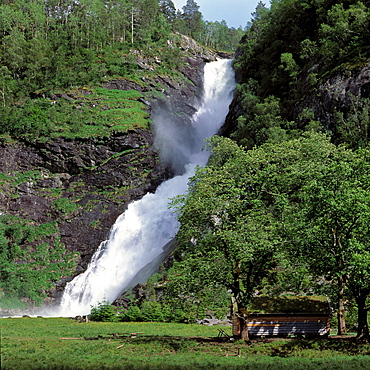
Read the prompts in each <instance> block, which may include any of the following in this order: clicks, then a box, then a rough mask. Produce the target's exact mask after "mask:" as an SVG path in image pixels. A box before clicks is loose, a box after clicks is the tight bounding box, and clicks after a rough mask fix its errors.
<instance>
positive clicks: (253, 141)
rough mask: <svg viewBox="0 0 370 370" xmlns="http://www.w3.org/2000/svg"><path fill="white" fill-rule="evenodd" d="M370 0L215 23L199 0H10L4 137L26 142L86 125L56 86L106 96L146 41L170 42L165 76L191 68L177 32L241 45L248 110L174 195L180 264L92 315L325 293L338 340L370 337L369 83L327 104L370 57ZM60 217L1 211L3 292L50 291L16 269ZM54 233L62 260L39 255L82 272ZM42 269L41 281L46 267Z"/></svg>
mask: <svg viewBox="0 0 370 370" xmlns="http://www.w3.org/2000/svg"><path fill="white" fill-rule="evenodd" d="M369 5H370V4H369V2H367V1H353V0H344V1H340V2H334V1H332V0H272V1H271V3H270V4H268V6H266V4H264V3H262V2H260V3H259V4H258V6H257V8H256V11H255V12H254V13H253V14H252V20H251V22H249V23H248V25H247V27H246V29H245V30H242V29H234V28H229V27H228V26H227V24H226V22H224V21H221V22H208V21H205V20H204V19H203V17H202V14H201V12H200V11H199V6H198V5H197V4H196V2H195V1H193V0H188V1H187V4H186V5H185V6H184V7H183V9H182V12H181V11H177V12H176V10H175V7H174V5H173V3H172V1H170V0H169V1H166V0H164V1H157V0H140V1H135V2H133V1H131V0H117V1H101V0H81V1H78V2H77V1H63V0H56V1H54V0H49V1H47V2H44V1H43V0H33V1H22V0H15V1H11V0H8V1H3V2H2V3H1V13H0V23H1V27H2V34H1V36H0V37H1V43H2V48H1V50H0V58H1V64H2V67H1V74H0V89H1V100H2V102H1V107H0V133H1V134H2V135H3V137H6V138H9V137H11V138H12V139H13V140H26V141H27V140H34V139H35V138H40V137H42V138H43V140H48V138H50V137H53V135H66V132H68V135H75V134H76V132H78V130H79V125H80V122H79V117H78V116H76V115H71V114H64V113H65V112H63V111H57V110H56V107H55V106H54V105H53V104H50V101H52V100H53V99H52V96H53V94H55V92H56V91H59V93H63V92H64V91H66V89H71V88H72V87H75V86H89V88H90V89H94V91H95V92H96V93H97V94H99V93H100V94H105V93H103V92H102V91H100V90H96V88H98V87H99V86H100V85H101V83H102V82H103V81H106V80H109V79H112V78H113V77H117V76H125V77H130V76H132V78H133V79H134V76H135V70H136V68H137V65H136V64H135V62H134V60H133V59H132V54H131V53H130V51H131V50H133V49H135V50H141V51H142V52H143V53H145V54H146V55H148V56H152V57H153V56H154V55H155V54H156V53H157V52H158V50H160V52H161V57H162V65H163V68H164V69H165V70H166V71H167V73H175V72H174V71H175V70H176V68H177V67H178V65H179V63H180V61H179V57H178V54H177V52H176V48H173V47H171V45H172V44H174V43H176V37H177V35H178V34H185V35H187V36H189V37H192V38H194V39H195V40H197V41H198V42H199V43H202V44H203V45H205V46H206V47H209V48H212V49H217V50H223V51H236V54H235V60H234V67H235V71H236V74H237V78H238V85H237V88H236V93H235V99H234V102H233V104H232V106H231V109H234V111H235V112H237V113H236V114H235V115H234V116H233V117H232V118H230V117H231V116H229V117H228V119H227V122H226V124H227V126H226V128H225V131H224V136H217V137H214V138H212V139H210V140H208V141H207V143H206V144H205V145H206V146H207V148H208V149H209V150H210V151H211V157H210V160H209V163H208V165H207V166H206V167H205V168H199V169H198V171H197V173H196V175H195V176H194V177H193V178H192V179H191V182H190V184H189V190H188V192H187V193H186V194H184V195H183V196H180V197H178V198H175V199H173V200H172V207H173V210H174V212H177V215H178V218H179V220H180V222H181V227H180V230H179V233H178V235H177V236H176V239H177V242H178V246H177V248H176V249H175V251H174V252H173V255H172V257H171V261H170V263H169V264H167V265H166V266H163V267H162V268H161V270H160V271H159V272H158V274H156V275H154V276H152V278H150V279H149V281H148V282H147V283H146V285H145V286H143V287H142V288H141V291H142V292H141V293H142V294H141V296H140V297H139V298H137V297H136V298H135V296H134V295H133V294H132V293H131V292H129V293H127V295H126V296H127V297H128V299H130V300H131V301H130V306H129V307H128V308H127V309H122V308H120V309H118V310H117V308H116V307H114V306H112V305H110V304H109V302H108V303H107V302H102V303H101V304H100V305H98V307H95V308H93V310H92V317H93V318H95V319H96V320H103V321H117V320H123V321H143V320H145V319H146V318H149V319H150V320H151V321H154V320H158V321H177V322H194V320H195V319H199V318H201V317H204V315H205V312H212V314H214V315H216V316H220V317H221V316H224V315H226V314H227V313H228V312H229V311H230V309H231V310H233V312H241V310H242V309H244V308H247V307H248V305H249V304H250V301H251V299H252V298H253V297H254V296H256V295H264V296H270V297H274V296H277V295H283V294H289V295H296V296H314V295H323V296H327V297H328V298H329V299H330V304H331V307H332V310H333V313H334V314H335V315H337V317H338V324H337V325H338V327H337V328H338V333H339V334H344V333H345V332H346V330H347V329H351V331H352V330H356V331H357V333H358V339H369V328H368V308H369V306H368V305H369V299H368V296H369V294H370V246H369V242H368V235H369V225H370V223H369V218H370V180H369V176H368V173H369V169H370V168H369V166H370V151H369V147H368V138H369V98H370V90H369V88H368V85H366V84H364V85H363V86H364V87H363V88H362V90H361V93H360V94H358V95H357V96H350V97H349V98H348V99H347V100H348V101H346V104H341V102H337V104H334V103H333V104H332V105H330V106H329V105H328V103H327V99H326V98H325V97H326V96H327V95H325V94H326V93H327V89H326V90H325V86H326V85H325V84H327V83H328V81H330V79H335V78H337V79H339V80H343V79H345V78H350V77H351V76H355V75H358V73H359V72H360V71H361V70H362V69H363V68H365V67H366V66H368V63H369V57H370V44H369V40H370V34H369V32H370V15H369V11H368V9H369ZM102 25H104V26H102ZM171 71H172V72H171ZM338 76H339V77H338ZM105 98H106V99H108V98H109V97H105ZM126 98H127V99H129V97H126ZM333 101H335V98H333ZM71 117H73V118H71ZM65 127H67V129H66V128H65ZM71 127H72V128H73V130H71V129H70V128H71ZM94 135H101V132H100V131H97V132H95V133H94ZM67 137H68V136H67ZM69 137H71V136H69ZM73 137H75V136H73ZM61 206H62V205H61ZM63 206H66V205H63ZM67 206H71V207H73V204H72V205H70V204H67ZM52 227H53V225H49V228H47V229H46V230H40V231H39V230H37V229H35V227H30V226H29V225H28V226H27V227H26V226H25V225H24V224H22V223H21V222H14V220H12V219H9V218H6V217H2V219H1V223H0V241H1V243H2V245H3V248H2V251H1V261H0V278H1V282H0V286H1V288H2V290H3V291H4V292H5V293H6V294H9V295H12V294H13V295H14V294H15V295H19V296H27V297H28V298H30V299H31V300H34V301H38V300H39V299H38V294H39V293H40V291H42V289H40V287H39V290H37V289H36V291H35V290H33V291H32V289H31V288H30V286H31V285H30V284H28V285H27V287H28V289H30V291H24V290H22V289H23V288H22V284H21V281H20V280H19V279H18V280H17V279H16V277H17V276H20V275H19V269H17V268H16V267H15V265H16V262H17V261H18V263H19V261H20V260H21V259H22V258H23V257H24V251H22V250H21V249H20V248H19V243H20V240H24V239H29V240H30V241H31V242H34V241H35V240H37V237H38V236H37V235H38V233H39V232H44V233H52V232H53V231H52ZM55 243H56V244H55V246H56V248H55V255H49V256H48V258H49V260H47V259H46V260H45V256H46V255H47V253H46V251H44V253H41V252H40V255H37V256H35V257H34V260H35V261H39V262H40V261H43V263H44V264H46V265H48V263H49V262H50V263H54V266H55V263H60V270H63V269H65V270H66V271H67V270H68V269H71V268H73V260H74V256H72V255H68V256H66V257H64V259H65V261H66V262H65V263H61V262H60V255H59V254H60V253H61V251H60V250H59V249H58V248H57V247H59V244H58V241H57V240H56V241H55ZM57 261H59V262H57ZM67 261H68V262H67ZM15 270H17V271H18V275H15V274H14V271H15ZM32 271H34V272H33V273H34V275H35V276H36V277H37V279H39V280H41V279H40V278H39V275H40V274H39V272H40V269H38V268H35V269H33V270H32ZM43 271H45V274H42V277H43V279H46V280H47V279H51V280H57V279H58V276H57V275H58V274H57V272H56V269H54V268H51V269H50V271H49V270H48V269H45V270H43ZM20 274H21V275H22V273H20ZM47 274H48V275H47ZM32 279H33V278H32V277H31V280H32ZM45 286H47V284H46V283H45ZM5 293H4V294H5ZM230 302H231V303H230ZM346 320H347V324H346ZM334 321H335V320H333V324H334V325H336V324H335V323H334Z"/></svg>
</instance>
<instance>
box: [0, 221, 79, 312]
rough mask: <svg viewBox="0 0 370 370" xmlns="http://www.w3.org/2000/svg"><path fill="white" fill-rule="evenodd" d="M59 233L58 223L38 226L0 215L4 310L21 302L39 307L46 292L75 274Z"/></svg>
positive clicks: (0, 286)
mask: <svg viewBox="0 0 370 370" xmlns="http://www.w3.org/2000/svg"><path fill="white" fill-rule="evenodd" d="M57 232H58V229H57V227H56V224H55V223H49V224H41V225H39V226H36V225H34V224H32V223H31V222H29V221H27V220H22V219H20V218H17V217H13V216H9V215H5V216H4V215H1V216H0V245H1V252H0V289H1V290H2V295H1V297H0V306H1V307H2V308H5V307H9V305H11V304H14V305H15V306H19V300H21V301H22V300H27V301H28V302H30V301H31V302H33V303H34V304H40V303H41V302H42V298H44V297H45V296H46V294H45V291H46V289H50V288H51V287H52V286H53V283H55V282H57V281H58V280H59V278H61V277H63V276H67V275H68V274H70V273H71V272H72V271H73V269H74V268H75V256H74V255H73V254H71V253H67V252H66V250H65V248H64V246H63V245H61V244H60V242H59V238H58V237H57V236H56V234H57ZM46 240H47V241H46ZM50 242H53V244H49V243H50ZM17 302H18V303H17Z"/></svg>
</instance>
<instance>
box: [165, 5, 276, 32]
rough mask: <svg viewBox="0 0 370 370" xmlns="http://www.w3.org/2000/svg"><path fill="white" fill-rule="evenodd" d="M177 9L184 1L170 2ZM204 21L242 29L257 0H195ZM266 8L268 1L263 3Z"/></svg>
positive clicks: (249, 17) (248, 19)
mask: <svg viewBox="0 0 370 370" xmlns="http://www.w3.org/2000/svg"><path fill="white" fill-rule="evenodd" d="M172 1H173V3H174V4H175V6H176V8H177V9H180V10H182V7H183V6H184V5H185V4H186V0H172ZM195 2H196V3H197V4H198V5H199V6H200V9H199V10H200V11H201V13H202V14H203V18H204V20H206V21H213V22H215V21H222V20H223V19H224V20H225V21H226V22H227V25H228V26H229V27H235V28H238V27H239V26H242V28H244V27H245V26H246V25H247V23H248V22H249V21H250V19H251V13H253V12H254V10H255V9H256V6H257V4H258V2H259V0H195ZM263 3H264V4H266V6H267V7H269V5H270V1H263Z"/></svg>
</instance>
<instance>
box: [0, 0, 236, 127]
mask: <svg viewBox="0 0 370 370" xmlns="http://www.w3.org/2000/svg"><path fill="white" fill-rule="evenodd" d="M0 29H1V33H0V42H1V48H0V61H1V68H0V100H1V102H0V116H1V121H2V123H1V128H0V131H1V132H9V133H11V128H12V125H13V124H14V122H16V121H17V120H19V118H20V117H21V116H25V115H32V110H33V109H36V110H37V109H39V108H38V107H36V108H33V107H31V108H30V109H28V110H27V109H26V111H22V112H21V113H19V112H15V110H14V109H15V108H19V107H20V106H24V104H26V103H27V101H29V99H30V98H36V97H40V96H41V97H42V96H45V95H43V94H44V93H45V92H47V91H48V90H51V89H58V88H59V89H66V88H70V87H71V86H83V85H86V84H98V83H100V82H101V81H102V80H103V79H104V78H105V79H107V78H109V77H113V76H125V77H128V76H130V75H132V74H133V73H134V71H135V69H136V68H137V66H136V64H135V58H134V56H133V55H132V49H139V50H141V51H142V52H143V53H144V54H145V53H146V54H147V55H148V56H150V57H154V56H155V55H159V54H160V56H161V60H162V62H163V64H164V65H165V66H167V68H176V67H177V66H178V63H179V53H178V46H177V45H176V41H175V40H176V32H181V33H183V34H185V35H189V36H191V37H194V38H195V39H197V40H198V41H200V42H204V43H205V44H206V45H207V46H211V47H213V48H216V49H225V50H229V51H230V50H234V49H235V47H236V44H237V42H238V41H239V40H240V38H241V36H242V34H243V31H242V30H241V29H239V30H235V29H233V28H229V27H228V26H227V25H226V23H225V22H207V21H204V20H203V16H202V14H201V13H200V11H199V6H198V5H197V4H196V3H195V2H194V1H193V0H188V2H187V4H186V5H185V6H184V7H183V11H182V12H181V11H178V12H176V9H175V7H174V4H173V2H172V1H170V0H161V1H158V0H139V1H132V0H117V1H111V0H106V1H105V0H81V1H73V0H48V1H44V0H31V1H25V0H14V1H11V0H9V1H5V2H4V1H3V2H2V3H1V6H0ZM168 40H172V42H168Z"/></svg>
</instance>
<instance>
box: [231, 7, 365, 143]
mask: <svg viewBox="0 0 370 370" xmlns="http://www.w3.org/2000/svg"><path fill="white" fill-rule="evenodd" d="M369 26H370V15H369V11H368V2H367V1H355V0H348V1H341V2H339V3H335V2H332V1H329V0H325V1H316V0H310V1H300V0H282V1H273V2H272V3H271V7H270V9H267V8H266V7H265V6H264V5H263V3H261V2H260V3H259V5H258V7H257V9H256V12H255V13H254V14H253V19H252V22H251V24H250V27H249V28H248V29H247V32H246V35H245V36H244V37H243V40H242V44H241V47H240V49H239V52H238V58H237V60H236V63H235V66H236V68H237V70H238V72H239V74H240V76H241V77H240V81H241V85H243V86H242V87H241V88H240V89H239V91H241V93H240V95H241V97H243V94H242V91H248V90H250V88H249V85H250V81H251V79H253V81H254V90H253V94H254V96H255V97H256V99H255V100H256V103H257V104H261V103H262V102H263V101H264V100H265V99H269V98H270V97H271V96H273V97H275V99H278V100H279V106H280V108H279V112H278V113H277V116H280V117H281V123H280V127H281V128H283V129H284V130H286V131H292V130H294V131H296V130H305V129H307V125H310V124H311V121H316V123H317V124H316V129H319V130H326V131H327V132H329V130H330V132H331V134H332V136H333V137H334V138H335V140H336V142H337V143H341V142H347V143H348V144H350V145H351V146H352V147H358V146H359V145H363V144H366V143H367V140H368V139H367V138H368V127H367V120H366V117H365V116H366V114H367V112H368V108H369V107H368V102H367V101H366V100H362V101H360V102H358V101H354V104H353V105H354V106H353V107H350V106H349V104H348V105H347V106H343V105H342V106H340V107H339V106H338V107H336V110H335V109H334V108H333V107H327V106H325V102H324V101H323V100H322V101H320V97H321V96H323V91H325V88H324V87H323V85H324V83H325V82H327V81H328V79H329V78H330V77H331V76H332V75H333V74H337V75H338V74H339V75H341V74H342V75H343V78H346V77H345V76H347V75H348V74H351V73H353V72H356V71H358V70H359V69H360V68H361V67H363V66H364V65H365V64H366V63H367V60H368V58H369V55H370V54H369V53H370V49H369V42H368V40H369V38H368V33H369V29H370V27H369ZM320 86H321V87H320ZM314 97H316V100H315V99H314ZM363 97H367V93H365V94H364V96H363ZM249 105H251V103H250V104H249ZM313 106H314V109H313ZM248 108H250V107H245V108H244V110H245V112H246V113H245V117H246V121H247V122H248V121H249V120H250V119H249V117H248V115H250V114H251V113H250V111H249V110H248ZM253 109H255V108H254V106H252V110H253ZM306 109H311V110H312V109H313V110H312V114H313V117H312V119H310V120H307V119H306V117H307V116H306V115H305V112H307V111H306ZM323 111H325V113H322V112H323ZM320 112H321V113H320ZM362 112H364V114H363V113H362ZM325 114H326V115H327V116H326V117H325ZM328 117H329V118H328ZM320 121H321V122H320ZM266 122H267V125H266V126H263V127H262V129H263V130H265V131H266V130H268V129H269V127H268V125H269V124H270V122H271V120H267V121H266ZM243 124H244V121H243V119H242V118H241V119H240V125H239V128H240V129H241V130H242V131H243V132H244V133H239V134H240V135H239V134H238V137H242V138H243V140H244V141H249V142H250V141H253V140H254V134H255V132H254V131H252V132H251V133H249V134H248V133H246V130H245V129H243ZM247 130H248V128H247ZM238 137H236V139H238ZM267 139H268V136H266V135H265V138H264V140H265V141H266V140H267ZM238 140H239V139H238ZM239 142H240V141H239Z"/></svg>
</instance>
